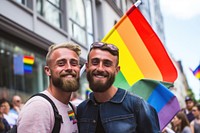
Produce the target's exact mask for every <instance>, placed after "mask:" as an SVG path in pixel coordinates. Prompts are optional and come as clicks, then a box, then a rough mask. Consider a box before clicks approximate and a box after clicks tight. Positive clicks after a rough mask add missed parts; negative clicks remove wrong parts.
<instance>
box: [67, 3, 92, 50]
mask: <svg viewBox="0 0 200 133" xmlns="http://www.w3.org/2000/svg"><path fill="white" fill-rule="evenodd" d="M91 4H92V3H91V1H90V0H82V1H80V0H68V15H69V34H70V35H71V36H72V38H73V39H75V40H76V41H78V42H79V43H81V44H83V45H84V46H86V47H87V44H91V43H92V42H93V38H94V35H93V21H92V6H91Z"/></svg>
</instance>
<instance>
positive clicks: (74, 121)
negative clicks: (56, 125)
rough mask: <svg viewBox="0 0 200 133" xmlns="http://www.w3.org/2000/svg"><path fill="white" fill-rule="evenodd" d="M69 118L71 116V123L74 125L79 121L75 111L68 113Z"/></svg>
mask: <svg viewBox="0 0 200 133" xmlns="http://www.w3.org/2000/svg"><path fill="white" fill-rule="evenodd" d="M68 116H69V119H70V121H72V122H73V124H75V123H77V120H76V117H75V114H74V111H73V110H70V111H68Z"/></svg>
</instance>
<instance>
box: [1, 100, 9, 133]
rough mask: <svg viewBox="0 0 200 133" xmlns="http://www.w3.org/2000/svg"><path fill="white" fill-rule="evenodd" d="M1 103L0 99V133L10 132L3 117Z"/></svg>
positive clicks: (3, 107) (3, 108)
mask: <svg viewBox="0 0 200 133" xmlns="http://www.w3.org/2000/svg"><path fill="white" fill-rule="evenodd" d="M3 102H4V99H0V133H6V132H7V131H8V130H10V125H9V123H8V121H7V120H6V119H5V118H4V115H3V112H4V110H5V106H3Z"/></svg>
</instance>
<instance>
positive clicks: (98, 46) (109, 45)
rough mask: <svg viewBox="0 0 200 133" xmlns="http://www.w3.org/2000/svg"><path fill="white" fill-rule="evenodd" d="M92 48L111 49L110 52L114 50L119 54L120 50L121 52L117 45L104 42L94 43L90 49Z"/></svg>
mask: <svg viewBox="0 0 200 133" xmlns="http://www.w3.org/2000/svg"><path fill="white" fill-rule="evenodd" d="M92 48H109V49H110V50H112V51H114V52H115V51H116V52H118V50H119V49H118V48H117V47H116V46H115V45H113V44H109V43H103V42H94V43H92V44H91V46H90V49H92Z"/></svg>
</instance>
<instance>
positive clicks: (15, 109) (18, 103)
mask: <svg viewBox="0 0 200 133" xmlns="http://www.w3.org/2000/svg"><path fill="white" fill-rule="evenodd" d="M22 106H23V104H22V99H21V97H20V96H18V95H14V96H13V97H12V108H11V109H10V111H9V113H13V114H16V115H18V114H19V112H20V110H21V108H22Z"/></svg>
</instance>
